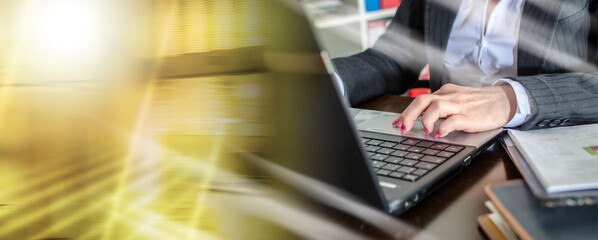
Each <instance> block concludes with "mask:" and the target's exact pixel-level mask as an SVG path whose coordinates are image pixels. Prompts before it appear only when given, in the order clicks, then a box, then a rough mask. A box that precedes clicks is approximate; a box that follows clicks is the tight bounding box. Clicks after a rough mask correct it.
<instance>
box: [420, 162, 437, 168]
mask: <svg viewBox="0 0 598 240" xmlns="http://www.w3.org/2000/svg"><path fill="white" fill-rule="evenodd" d="M415 166H416V167H418V168H423V169H426V170H432V169H434V168H435V167H436V166H438V165H437V164H434V163H429V162H420V163H418V164H416V165H415Z"/></svg>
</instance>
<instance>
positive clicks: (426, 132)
mask: <svg viewBox="0 0 598 240" xmlns="http://www.w3.org/2000/svg"><path fill="white" fill-rule="evenodd" d="M424 133H425V134H426V136H428V134H430V132H429V131H428V129H427V128H424Z"/></svg>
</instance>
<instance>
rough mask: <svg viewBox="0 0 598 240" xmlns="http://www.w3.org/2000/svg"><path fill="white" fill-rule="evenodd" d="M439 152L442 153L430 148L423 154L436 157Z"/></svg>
mask: <svg viewBox="0 0 598 240" xmlns="http://www.w3.org/2000/svg"><path fill="white" fill-rule="evenodd" d="M439 152H440V151H438V150H434V149H431V148H428V149H426V150H424V151H423V152H422V153H423V154H426V155H436V154H437V153H439Z"/></svg>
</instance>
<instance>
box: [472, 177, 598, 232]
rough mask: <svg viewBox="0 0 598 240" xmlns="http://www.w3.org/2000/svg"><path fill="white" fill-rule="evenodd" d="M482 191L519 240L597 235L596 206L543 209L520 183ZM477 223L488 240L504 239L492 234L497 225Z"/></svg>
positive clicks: (487, 188)
mask: <svg viewBox="0 0 598 240" xmlns="http://www.w3.org/2000/svg"><path fill="white" fill-rule="evenodd" d="M484 190H485V193H486V195H487V196H488V197H489V198H490V200H491V201H492V204H493V205H494V206H495V207H496V210H497V213H498V214H500V216H501V219H504V222H506V224H508V226H509V228H510V229H512V230H513V231H514V232H515V234H516V235H517V236H518V238H519V239H594V238H596V236H597V234H598V228H596V222H597V221H598V206H596V205H592V206H577V207H552V208H549V207H546V206H544V205H543V204H542V203H541V201H539V200H538V199H537V198H536V197H535V196H534V195H533V194H532V192H531V190H530V189H529V187H528V186H527V185H526V184H525V182H523V181H522V180H512V181H507V182H502V183H496V184H490V185H488V186H486V188H485V189H484ZM478 223H480V226H481V227H482V229H483V230H484V231H485V232H486V233H487V234H488V237H489V238H490V239H504V238H501V237H500V236H501V234H496V231H495V230H492V225H494V226H495V227H498V226H497V225H496V223H497V222H489V221H486V220H484V219H483V218H482V219H478ZM500 223H501V221H499V224H500ZM504 236H510V235H509V234H506V235H503V237H504ZM508 239H515V238H508Z"/></svg>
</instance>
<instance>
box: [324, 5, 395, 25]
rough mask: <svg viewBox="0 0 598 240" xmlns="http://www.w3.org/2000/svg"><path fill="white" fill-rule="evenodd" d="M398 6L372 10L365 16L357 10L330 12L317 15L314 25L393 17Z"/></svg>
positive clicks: (341, 23)
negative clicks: (346, 12) (341, 12)
mask: <svg viewBox="0 0 598 240" xmlns="http://www.w3.org/2000/svg"><path fill="white" fill-rule="evenodd" d="M396 11H397V9H396V8H388V9H381V10H377V11H372V12H366V13H365V15H364V17H361V14H359V13H357V12H355V13H353V14H334V13H332V14H328V15H326V16H321V17H315V18H314V25H315V26H316V28H331V27H338V26H342V25H346V24H352V23H358V22H360V21H361V20H363V21H372V20H378V19H383V18H391V17H393V16H394V14H395V12H396Z"/></svg>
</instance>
